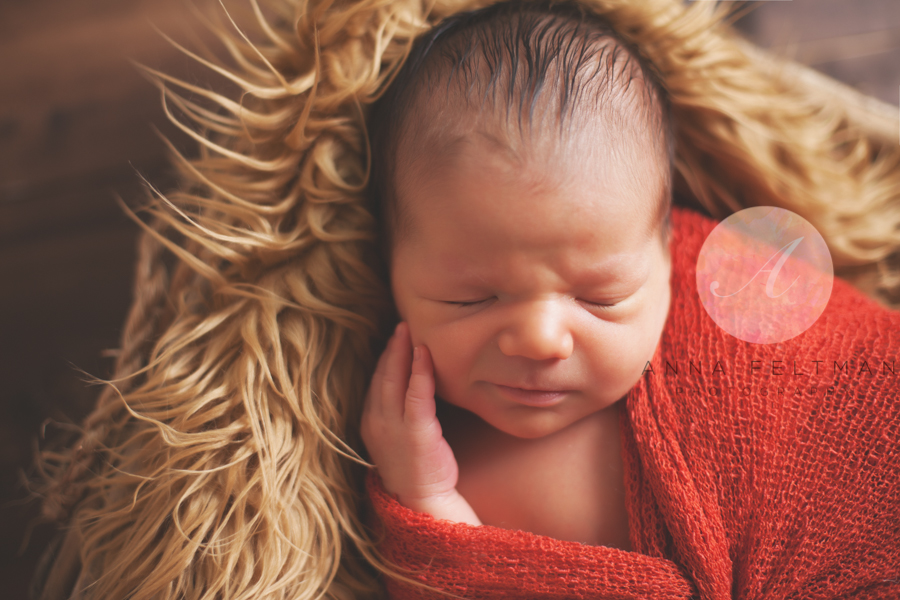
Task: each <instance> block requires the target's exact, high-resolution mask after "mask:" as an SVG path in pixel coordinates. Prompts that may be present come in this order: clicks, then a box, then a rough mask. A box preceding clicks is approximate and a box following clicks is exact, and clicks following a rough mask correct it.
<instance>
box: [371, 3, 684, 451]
mask: <svg viewBox="0 0 900 600" xmlns="http://www.w3.org/2000/svg"><path fill="white" fill-rule="evenodd" d="M549 4H550V5H552V8H550V9H548V8H547V6H548V3H546V2H542V3H540V4H533V3H530V2H522V1H513V2H504V3H501V4H495V5H492V6H490V7H488V8H486V9H482V10H479V11H475V12H472V13H466V14H464V15H458V16H455V17H452V18H451V19H449V20H447V21H444V22H442V23H441V24H440V25H438V27H436V28H435V29H434V30H433V31H431V32H429V33H428V35H427V36H426V37H425V38H423V39H420V40H418V41H417V44H416V46H415V47H414V49H413V53H412V54H411V55H410V57H409V59H408V60H407V61H406V63H405V64H404V66H403V69H401V71H400V73H398V76H397V78H396V79H395V80H394V81H393V82H392V84H391V86H390V87H389V89H388V90H387V92H386V93H385V95H384V96H383V97H382V98H381V99H380V100H379V101H378V102H377V103H376V105H375V106H374V107H373V112H372V114H371V116H370V136H371V144H372V155H373V164H372V181H371V188H370V189H371V192H372V195H373V197H374V200H375V203H376V206H378V207H380V209H381V215H380V218H381V221H382V226H383V232H384V239H385V242H386V246H385V247H386V250H387V260H388V263H389V265H390V273H391V288H392V291H393V294H394V301H395V302H396V305H397V309H398V312H399V314H400V316H401V318H402V319H403V320H405V321H407V322H408V323H409V327H410V333H411V335H412V340H413V344H415V345H419V344H422V345H425V346H427V347H428V349H429V351H430V352H431V355H432V358H433V361H434V370H435V373H434V374H435V383H436V389H437V396H438V397H439V398H441V399H443V400H445V401H447V402H449V403H451V404H454V405H457V406H459V407H462V408H464V409H467V410H469V411H471V412H473V413H475V414H476V415H478V416H480V417H481V418H482V419H484V420H485V421H486V422H488V423H489V424H491V425H493V426H494V427H496V428H497V429H499V430H501V431H504V432H506V433H508V434H511V435H514V436H518V437H523V438H536V437H542V436H545V435H549V434H551V433H553V432H555V431H559V430H560V429H563V428H564V427H566V426H568V425H570V424H572V423H574V422H575V421H578V420H580V419H581V418H583V417H586V416H588V415H590V414H592V413H594V412H597V411H599V410H603V409H605V408H607V407H609V406H611V405H613V404H614V403H615V402H616V401H617V400H619V399H621V398H622V397H623V396H624V395H625V394H626V393H627V392H628V390H629V389H631V388H632V387H633V386H634V384H635V383H636V382H637V381H638V379H639V378H640V375H641V373H642V372H643V369H644V366H645V364H646V362H647V361H648V360H650V359H651V358H652V356H653V353H654V351H655V349H656V346H657V343H658V341H659V338H660V335H661V333H662V329H663V326H664V323H665V320H666V317H667V314H668V308H669V301H670V291H669V275H670V269H671V261H670V257H669V237H670V220H669V214H670V210H671V163H672V160H671V158H672V137H673V136H672V133H671V128H670V125H669V123H670V119H669V115H668V108H667V103H666V99H665V96H664V92H663V91H662V89H661V87H660V85H659V84H658V82H657V80H656V78H655V77H654V75H653V73H652V71H651V70H650V69H649V68H648V67H647V66H646V65H645V64H644V63H642V62H641V59H640V58H639V57H638V56H637V54H636V53H635V52H634V51H633V50H631V49H629V48H628V46H627V45H626V44H625V43H624V42H622V41H621V40H620V39H619V38H618V36H617V35H616V34H615V33H614V32H613V31H612V30H611V29H609V27H608V25H606V24H605V23H604V22H603V21H602V20H601V19H599V18H597V17H595V16H593V15H590V14H585V13H584V11H583V9H582V8H580V7H579V6H578V5H574V4H567V3H559V2H553V3H549ZM516 388H518V389H516ZM523 389H524V390H545V391H546V390H549V391H552V392H560V393H540V392H536V391H532V392H524V391H522V390H523Z"/></svg>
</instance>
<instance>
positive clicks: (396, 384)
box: [381, 321, 412, 419]
mask: <svg viewBox="0 0 900 600" xmlns="http://www.w3.org/2000/svg"><path fill="white" fill-rule="evenodd" d="M385 353H386V354H387V355H388V356H387V360H386V362H385V370H384V376H383V378H382V383H381V390H382V395H381V404H382V407H383V410H384V414H385V415H388V416H391V417H394V418H397V419H400V418H402V417H403V402H404V398H405V397H406V388H407V386H408V385H409V368H410V361H411V360H412V357H411V356H410V355H411V354H412V352H411V348H410V341H409V325H408V324H407V323H405V322H402V321H401V322H400V324H399V325H397V330H396V332H395V334H394V337H393V338H392V339H391V342H390V344H388V349H387V350H386V351H385Z"/></svg>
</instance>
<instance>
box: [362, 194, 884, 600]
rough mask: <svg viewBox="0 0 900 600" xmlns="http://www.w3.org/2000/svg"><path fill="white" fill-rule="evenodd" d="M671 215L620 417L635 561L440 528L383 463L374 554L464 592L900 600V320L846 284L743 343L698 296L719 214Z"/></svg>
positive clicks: (400, 588)
mask: <svg viewBox="0 0 900 600" xmlns="http://www.w3.org/2000/svg"><path fill="white" fill-rule="evenodd" d="M672 220H673V226H674V229H673V238H672V241H671V248H672V250H673V253H672V280H671V282H672V283H671V284H672V298H673V300H672V305H671V308H670V311H669V317H668V320H667V322H666V325H665V329H664V331H663V335H662V339H661V342H660V344H659V346H658V347H657V350H656V353H655V355H654V358H653V361H652V366H653V373H650V372H646V373H645V374H644V375H643V376H642V378H641V379H640V381H639V382H638V383H637V384H636V385H635V386H634V388H632V390H631V391H630V392H629V394H628V396H627V397H626V399H625V410H624V411H622V412H621V413H620V414H621V420H620V424H621V431H622V456H623V460H624V464H625V482H626V488H627V492H626V494H627V496H626V502H627V508H628V516H629V519H630V521H629V524H630V527H631V546H632V548H633V551H631V552H626V551H623V550H618V549H615V548H607V547H603V546H588V545H584V544H580V543H578V542H568V541H560V540H556V539H554V538H550V537H547V536H541V535H535V534H532V533H528V532H524V531H514V530H507V529H501V528H499V527H492V526H487V525H484V526H478V527H475V526H471V525H467V524H461V523H452V522H450V521H443V520H437V519H434V518H432V517H431V516H430V515H427V514H423V513H417V512H415V511H412V510H410V509H407V508H405V507H403V506H401V505H400V504H399V503H398V502H397V501H396V500H395V499H393V498H392V497H391V496H389V495H388V494H386V493H385V491H384V489H383V487H382V485H381V482H380V478H378V477H377V474H376V473H375V472H374V471H372V472H370V473H369V476H368V478H367V480H366V487H367V492H368V494H369V498H370V499H371V508H372V509H374V510H370V511H369V513H368V520H369V522H370V523H371V524H372V526H373V528H374V529H375V530H376V532H378V534H379V535H383V536H384V539H383V541H382V542H381V543H380V546H379V548H380V550H381V551H382V552H383V553H384V554H385V556H387V557H388V558H389V559H390V560H392V561H394V562H396V563H397V564H398V565H400V566H401V567H405V568H407V569H414V570H418V571H419V574H418V575H415V576H414V578H416V579H418V580H420V581H422V582H424V583H427V584H428V585H431V586H433V587H436V588H440V589H445V590H447V591H449V592H451V593H454V594H456V595H459V596H463V597H466V598H533V599H537V598H592V599H613V598H616V599H619V598H647V599H654V600H664V599H674V598H690V597H694V598H702V599H716V600H724V599H726V598H741V599H750V598H759V599H766V600H776V599H783V598H785V599H786V598H792V599H793V598H796V599H800V598H803V599H813V598H823V599H824V598H828V599H835V598H852V599H856V600H860V599H863V598H865V599H875V598H883V599H892V600H896V599H900V441H898V440H900V360H897V359H898V356H897V355H898V354H900V312H897V311H891V310H888V309H886V308H884V307H882V306H880V305H879V304H877V303H876V302H874V301H873V300H870V299H868V298H867V297H865V296H863V295H862V294H861V293H859V292H858V291H857V290H855V289H854V288H853V287H851V286H850V285H849V284H848V283H846V282H844V281H842V280H840V279H835V282H834V288H833V291H832V296H831V299H830V301H829V303H828V306H827V308H826V309H825V312H824V313H823V314H822V315H821V317H820V318H819V319H818V320H817V321H816V322H815V324H813V326H812V327H810V328H809V329H808V330H807V331H805V332H804V333H802V334H801V335H799V336H797V337H795V338H793V339H791V340H788V341H786V342H782V343H778V344H762V345H761V344H752V343H748V342H742V341H741V340H739V339H737V338H735V337H732V336H731V335H729V334H728V333H726V332H725V331H723V330H722V329H720V328H719V327H717V326H716V325H715V324H714V323H713V321H712V319H710V317H709V315H708V314H707V313H706V311H705V310H704V308H703V306H702V305H701V303H700V299H699V297H698V295H697V291H696V275H695V267H696V263H697V256H698V254H699V252H700V248H701V246H702V245H703V242H704V240H705V239H706V236H707V235H708V234H709V233H710V232H711V231H712V229H713V228H714V227H715V226H716V221H713V220H711V219H709V218H707V217H704V216H702V215H700V214H698V213H696V212H693V211H689V210H687V209H682V208H679V207H676V208H675V209H674V210H673V215H672ZM689 361H693V362H694V364H695V365H697V366H698V367H699V368H700V369H701V372H700V373H698V372H697V371H696V370H693V371H690V372H688V362H689ZM716 361H719V362H720V364H721V367H720V368H719V370H718V371H716V372H714V368H715V367H714V365H715V363H716ZM751 361H761V362H760V363H756V364H757V365H758V366H762V367H763V368H762V369H761V370H757V371H753V372H752V373H751V369H750V365H751ZM772 361H782V363H780V365H779V366H780V367H781V369H782V372H783V374H781V375H773V374H771V372H768V371H769V368H770V366H771V365H772ZM812 361H822V362H821V363H819V373H818V374H816V363H814V362H812ZM834 361H836V362H837V363H838V366H840V365H842V364H844V363H847V366H846V367H845V368H844V370H843V371H840V370H836V369H834V368H833V362H834ZM863 361H865V365H864V364H863ZM667 362H668V363H669V364H670V365H671V366H672V367H677V368H678V374H677V375H676V374H675V373H673V372H672V369H671V368H670V369H669V372H668V374H667V373H666V363H667ZM892 367H893V370H894V372H893V373H891V368H892ZM867 369H868V371H867ZM794 372H796V373H797V374H794ZM779 387H780V388H783V391H782V392H781V393H779V392H778V388H779ZM711 388H717V389H718V395H714V394H713V390H711ZM748 388H749V389H748ZM812 388H815V389H812ZM829 388H833V393H828V392H829ZM764 391H765V392H766V393H764ZM387 586H388V591H389V593H390V595H391V597H392V598H398V599H399V598H441V597H446V596H441V595H438V594H429V593H424V592H422V591H421V590H419V589H417V588H413V587H412V586H408V585H406V584H402V583H398V582H395V581H393V580H391V581H388V582H387Z"/></svg>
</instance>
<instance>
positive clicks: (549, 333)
mask: <svg viewBox="0 0 900 600" xmlns="http://www.w3.org/2000/svg"><path fill="white" fill-rule="evenodd" d="M564 313H565V309H564V307H562V306H561V305H560V303H559V302H554V301H540V302H528V303H522V304H521V306H519V307H517V308H516V309H515V310H514V313H513V315H512V319H511V321H510V323H509V325H508V326H507V327H506V328H504V329H503V331H501V332H500V337H499V340H498V343H499V345H500V351H501V352H503V353H504V354H506V355H507V356H524V357H526V358H530V359H533V360H545V359H548V358H558V359H563V360H565V359H566V358H569V356H571V355H572V351H573V350H574V347H575V341H574V340H573V339H572V333H571V331H570V330H569V327H568V326H567V325H566V319H565V314H564Z"/></svg>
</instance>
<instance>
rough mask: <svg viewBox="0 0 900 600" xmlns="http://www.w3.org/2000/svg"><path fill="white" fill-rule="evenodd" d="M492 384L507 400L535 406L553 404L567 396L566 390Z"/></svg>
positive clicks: (540, 406)
mask: <svg viewBox="0 0 900 600" xmlns="http://www.w3.org/2000/svg"><path fill="white" fill-rule="evenodd" d="M493 385H494V386H495V387H496V389H497V390H498V391H499V392H500V394H501V395H502V396H503V397H505V398H506V399H507V400H508V401H512V402H515V403H516V404H523V405H526V406H533V407H536V408H542V407H550V406H555V405H557V404H559V403H560V402H562V401H563V400H564V399H565V398H567V397H568V396H569V391H568V390H551V389H534V388H531V389H528V388H520V387H515V386H510V385H503V384H501V383H495V384H493Z"/></svg>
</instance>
